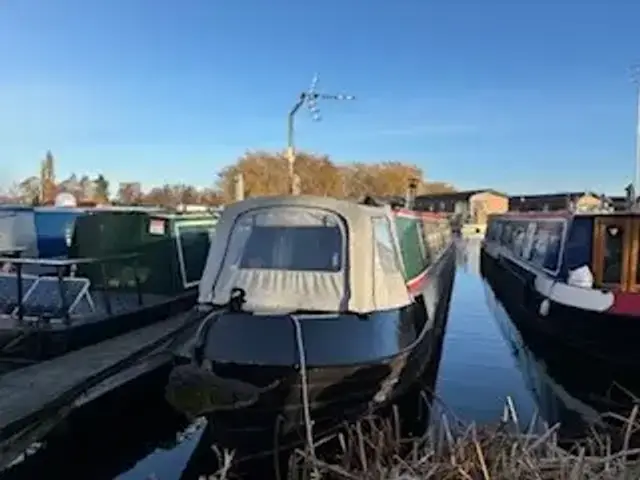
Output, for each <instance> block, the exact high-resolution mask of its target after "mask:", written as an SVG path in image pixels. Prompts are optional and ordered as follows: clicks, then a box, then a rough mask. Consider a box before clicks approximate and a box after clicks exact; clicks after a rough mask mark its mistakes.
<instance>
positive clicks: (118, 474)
mask: <svg viewBox="0 0 640 480" xmlns="http://www.w3.org/2000/svg"><path fill="white" fill-rule="evenodd" d="M614 375H615V373H613V372H608V371H602V370H601V369H600V370H598V369H597V367H595V366H594V367H592V366H589V365H588V364H585V363H584V359H575V358H568V357H567V356H566V355H565V354H564V352H561V351H558V350H557V349H556V350H554V349H551V348H550V347H548V345H546V344H545V343H544V342H539V341H538V340H537V339H532V338H528V339H526V341H525V339H523V338H522V337H521V336H520V334H519V333H518V331H517V330H516V329H515V328H514V326H513V323H512V319H510V317H509V315H508V312H507V311H506V310H505V308H504V307H503V306H502V304H501V303H500V300H499V299H497V298H496V297H495V296H494V295H493V293H492V290H491V289H490V288H489V286H488V285H487V284H486V282H485V281H484V280H483V279H482V277H481V275H480V272H479V240H478V239H471V240H468V241H464V242H461V244H460V248H459V249H458V269H457V274H456V279H455V285H454V291H453V296H452V301H451V308H450V314H449V320H448V323H447V330H446V335H445V338H444V343H443V348H442V354H441V357H440V364H439V368H438V369H437V375H436V378H435V397H436V399H435V401H436V402H438V404H439V405H441V406H443V407H444V408H445V409H446V410H447V411H449V412H450V414H451V415H455V416H456V417H458V418H460V419H462V420H466V421H475V422H478V423H489V422H497V421H499V420H500V418H501V416H502V414H503V411H504V406H505V401H506V399H507V397H509V398H510V399H511V400H512V402H513V404H514V405H515V408H516V411H517V413H518V416H519V417H520V419H521V420H522V421H523V423H526V422H527V421H528V419H529V418H531V417H532V415H533V414H534V412H537V413H539V414H540V415H541V416H542V418H543V419H546V420H547V421H548V422H549V423H555V422H557V421H561V422H563V423H568V424H570V423H573V422H580V421H581V419H582V418H584V417H586V416H589V415H592V414H593V413H594V412H595V410H597V409H600V410H602V409H603V408H605V407H610V406H611V405H613V403H612V402H614V400H611V398H613V396H612V395H611V388H610V385H611V380H612V378H613V376H614ZM623 380H624V379H622V381H623ZM129 407H130V408H126V409H125V410H122V413H121V416H120V418H119V420H118V421H113V416H112V415H111V416H109V417H108V420H105V421H104V422H102V424H101V419H100V418H96V419H92V421H91V423H92V427H91V432H92V433H90V434H83V435H78V434H73V435H72V434H68V435H64V434H63V435H60V437H59V438H56V439H54V440H52V441H51V442H50V444H49V446H48V447H47V448H46V449H42V450H41V451H40V452H37V453H35V454H33V455H32V456H30V457H29V459H28V460H26V461H25V462H23V463H22V464H20V465H19V466H18V467H16V468H14V469H13V470H11V471H9V472H7V473H6V474H4V475H2V478H3V479H4V478H7V479H9V478H16V479H27V478H29V479H32V478H44V477H45V476H49V477H51V476H56V475H57V476H61V475H64V476H65V477H67V478H86V479H92V480H99V479H111V478H119V479H125V480H134V479H135V480H137V479H158V480H164V479H167V480H169V479H179V478H182V479H186V478H198V474H201V472H203V471H207V467H206V464H207V462H211V459H212V458H213V455H212V451H211V449H210V447H209V445H208V444H206V442H199V440H200V437H201V435H202V432H203V430H204V426H203V424H193V425H188V424H186V422H185V421H184V420H183V419H181V418H180V417H179V416H177V415H176V414H175V413H174V412H172V410H171V409H170V408H169V407H168V406H167V405H166V404H164V403H162V402H159V401H157V400H156V401H154V400H153V399H143V401H142V404H141V405H138V406H135V405H132V406H129ZM94 424H95V425H94ZM203 463H204V465H205V466H203ZM212 465H214V463H212ZM194 472H197V473H194ZM209 472H211V470H209Z"/></svg>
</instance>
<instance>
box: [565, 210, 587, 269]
mask: <svg viewBox="0 0 640 480" xmlns="http://www.w3.org/2000/svg"><path fill="white" fill-rule="evenodd" d="M592 240H593V223H592V220H591V218H580V217H575V218H574V219H573V221H572V222H571V228H570V229H569V235H568V238H567V245H566V247H565V252H566V253H565V265H566V269H567V270H575V269H576V268H580V267H582V266H584V265H591V249H592Z"/></svg>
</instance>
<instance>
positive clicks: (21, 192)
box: [17, 177, 42, 205]
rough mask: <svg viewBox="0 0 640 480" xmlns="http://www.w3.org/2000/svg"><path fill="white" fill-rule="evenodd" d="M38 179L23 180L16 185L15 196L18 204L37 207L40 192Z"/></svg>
mask: <svg viewBox="0 0 640 480" xmlns="http://www.w3.org/2000/svg"><path fill="white" fill-rule="evenodd" d="M40 185H41V183H40V179H39V178H38V177H28V178H25V179H24V180H23V181H21V182H20V183H19V184H18V187H17V194H18V199H19V201H20V203H25V204H33V205H37V204H38V203H40V198H41V196H42V192H41V190H40Z"/></svg>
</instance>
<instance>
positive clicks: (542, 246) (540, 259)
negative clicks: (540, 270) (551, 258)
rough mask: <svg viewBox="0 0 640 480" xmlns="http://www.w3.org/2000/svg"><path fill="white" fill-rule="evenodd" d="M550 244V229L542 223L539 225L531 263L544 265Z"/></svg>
mask: <svg viewBox="0 0 640 480" xmlns="http://www.w3.org/2000/svg"><path fill="white" fill-rule="evenodd" d="M548 244H549V231H548V230H547V229H545V228H544V225H543V224H542V223H541V224H539V225H538V229H537V231H536V234H535V237H534V240H533V246H532V248H531V263H533V264H534V265H536V266H538V267H542V266H543V264H544V260H545V258H546V256H547V246H548Z"/></svg>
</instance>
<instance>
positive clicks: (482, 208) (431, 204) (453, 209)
mask: <svg viewBox="0 0 640 480" xmlns="http://www.w3.org/2000/svg"><path fill="white" fill-rule="evenodd" d="M415 209H416V210H421V211H428V212H438V213H447V214H449V215H450V216H456V217H458V218H459V219H460V220H461V221H462V222H465V223H476V224H484V223H486V222H487V216H489V215H491V214H493V213H504V212H506V211H507V210H508V209H509V196H508V195H507V194H505V193H502V192H498V191H496V190H492V189H483V190H467V191H464V192H447V193H436V194H432V195H418V196H416V199H415Z"/></svg>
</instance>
